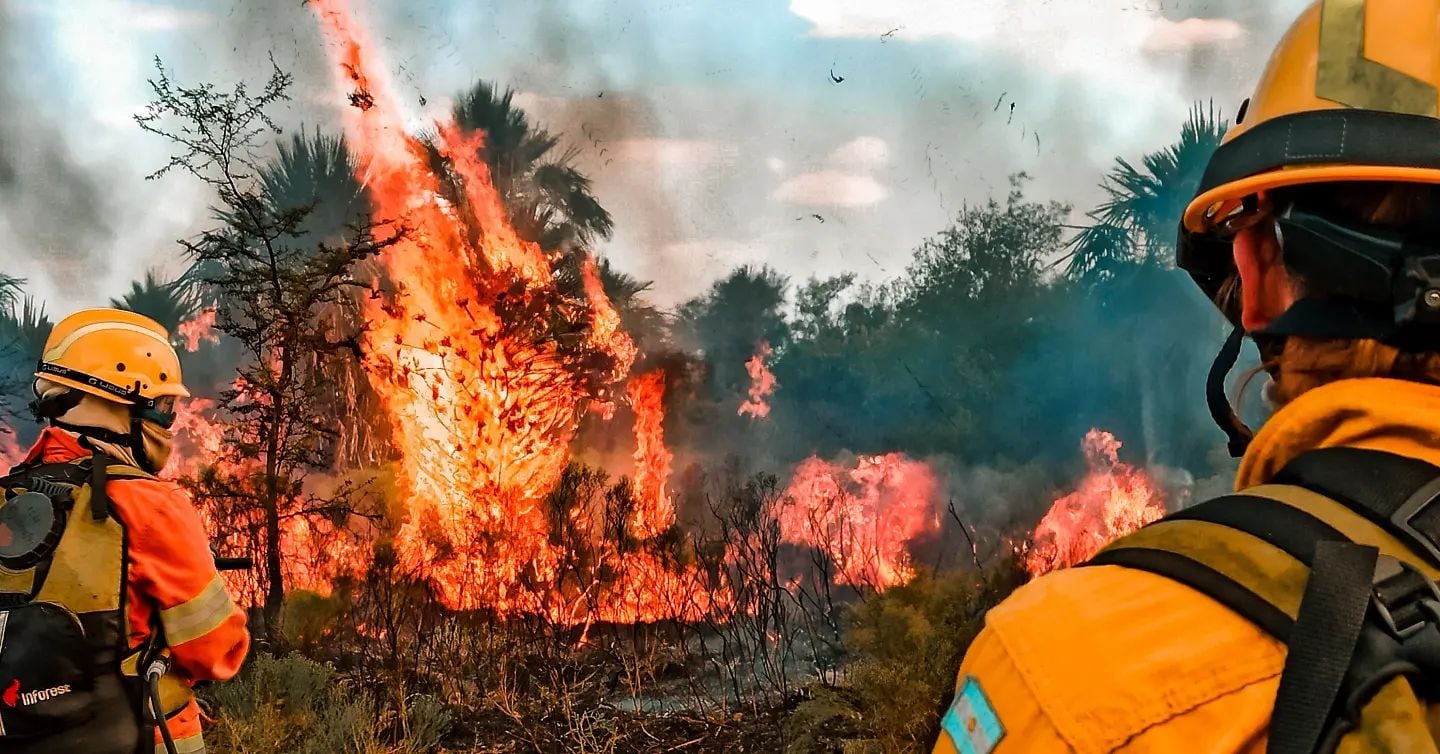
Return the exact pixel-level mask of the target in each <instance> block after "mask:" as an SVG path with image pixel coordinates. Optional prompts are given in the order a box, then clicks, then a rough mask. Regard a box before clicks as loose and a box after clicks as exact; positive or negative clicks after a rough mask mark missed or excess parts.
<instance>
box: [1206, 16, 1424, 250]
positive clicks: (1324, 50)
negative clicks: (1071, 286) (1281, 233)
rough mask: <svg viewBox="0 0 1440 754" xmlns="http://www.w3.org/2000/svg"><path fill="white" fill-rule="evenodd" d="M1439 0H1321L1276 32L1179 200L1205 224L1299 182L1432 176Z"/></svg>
mask: <svg viewBox="0 0 1440 754" xmlns="http://www.w3.org/2000/svg"><path fill="white" fill-rule="evenodd" d="M1437 115H1440V0H1319V1H1318V2H1316V3H1314V4H1313V5H1311V6H1310V8H1309V9H1307V10H1306V11H1305V12H1304V13H1303V14H1302V15H1301V16H1300V18H1299V19H1298V20H1297V21H1296V22H1295V24H1294V25H1293V26H1292V27H1291V28H1290V31H1289V32H1288V33H1287V34H1286V35H1285V37H1284V39H1282V40H1281V41H1280V44H1279V46H1278V47H1277V48H1276V49H1275V52H1274V54H1273V55H1272V56H1271V58H1270V63H1269V65H1268V66H1267V67H1266V69H1265V73H1264V74H1263V75H1262V76H1261V77H1260V82H1259V84H1258V85H1257V86H1256V88H1255V94H1254V96H1253V97H1251V98H1250V99H1249V100H1247V102H1246V105H1244V106H1242V108H1241V111H1240V113H1239V117H1238V118H1237V120H1236V123H1235V126H1234V127H1233V128H1232V129H1230V131H1229V132H1228V133H1226V135H1225V139H1224V141H1223V142H1222V145H1221V147H1220V149H1219V150H1217V151H1216V153H1215V156H1214V157H1213V158H1212V159H1211V162H1210V165H1209V167H1208V169H1207V170H1206V172H1205V177H1204V178H1203V179H1202V181H1201V185H1200V190H1199V192H1198V193H1197V195H1196V197H1195V199H1194V200H1193V201H1192V202H1191V203H1190V205H1189V206H1188V207H1187V208H1186V210H1185V216H1184V229H1185V230H1186V231H1188V232H1191V233H1204V232H1207V231H1212V230H1214V229H1216V227H1217V226H1218V225H1219V224H1220V223H1222V222H1223V221H1224V220H1225V219H1226V218H1227V217H1229V216H1230V215H1232V214H1233V213H1235V212H1236V211H1237V210H1238V209H1240V206H1241V204H1242V202H1243V201H1244V200H1245V199H1246V198H1247V197H1253V196H1255V195H1257V194H1260V193H1262V192H1265V191H1268V190H1273V189H1276V188H1282V187H1285V186H1296V185H1300V184H1305V183H1329V182H1335V181H1402V182H1419V183H1440V120H1437Z"/></svg>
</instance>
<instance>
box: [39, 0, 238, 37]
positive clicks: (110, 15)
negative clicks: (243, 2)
mask: <svg viewBox="0 0 1440 754" xmlns="http://www.w3.org/2000/svg"><path fill="white" fill-rule="evenodd" d="M11 7H13V8H14V9H15V10H16V11H17V12H20V13H24V14H31V15H37V14H51V15H56V16H61V15H67V14H69V15H75V16H79V17H83V18H87V19H89V20H90V21H91V22H92V23H95V24H97V25H103V26H105V27H107V28H110V29H115V28H123V29H131V30H135V31H180V30H183V29H197V28H200V27H204V26H209V25H210V24H212V23H214V22H215V16H214V15H213V14H211V13H206V12H203V11H196V10H186V9H184V8H177V7H175V6H172V5H163V4H159V3H147V2H141V1H140V0H105V1H104V2H103V3H99V4H97V2H95V0H91V2H88V3H85V2H80V3H73V4H69V5H61V4H60V3H56V2H53V0H14V2H13V3H12V4H11ZM97 16H98V18H97Z"/></svg>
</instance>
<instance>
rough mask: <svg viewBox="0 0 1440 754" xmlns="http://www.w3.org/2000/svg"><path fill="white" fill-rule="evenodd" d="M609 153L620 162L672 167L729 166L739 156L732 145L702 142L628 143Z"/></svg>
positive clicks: (641, 141)
mask: <svg viewBox="0 0 1440 754" xmlns="http://www.w3.org/2000/svg"><path fill="white" fill-rule="evenodd" d="M610 149H613V150H614V152H615V153H616V154H617V155H618V156H619V157H620V158H621V159H625V160H631V161H635V162H651V163H660V164H663V165H668V166H672V167H700V166H705V165H729V164H733V163H734V162H735V158H736V156H737V155H738V154H739V150H737V149H736V148H735V145H733V144H726V143H723V142H719V141H707V140H703V139H654V138H651V139H625V140H623V141H617V142H615V144H614V145H613V146H611V147H610Z"/></svg>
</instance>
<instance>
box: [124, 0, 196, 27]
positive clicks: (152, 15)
mask: <svg viewBox="0 0 1440 754" xmlns="http://www.w3.org/2000/svg"><path fill="white" fill-rule="evenodd" d="M123 6H124V11H125V12H124V13H123V14H122V16H123V17H124V21H123V23H125V24H126V25H127V26H130V27H131V28H133V29H139V30H141V31H177V30H179V29H196V28H200V27H203V26H209V25H210V24H211V23H212V22H213V21H214V20H215V18H214V16H212V15H210V14H209V13H202V12H199V11H193V10H184V9H181V8H175V7H171V6H169V5H157V4H154V3H141V2H126V3H123Z"/></svg>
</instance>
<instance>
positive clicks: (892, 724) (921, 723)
mask: <svg viewBox="0 0 1440 754" xmlns="http://www.w3.org/2000/svg"><path fill="white" fill-rule="evenodd" d="M1021 581H1022V577H1021V574H1020V571H1019V569H1018V566H1017V564H1016V562H1015V561H1014V560H1008V561H1006V562H1005V563H1003V564H1000V565H999V566H996V567H994V568H992V569H989V570H987V572H986V573H985V574H983V575H981V576H979V577H977V576H976V575H975V574H974V573H965V572H959V573H949V574H942V575H940V576H934V575H931V574H926V573H921V574H920V575H919V576H917V577H916V578H915V580H913V581H911V582H910V583H909V584H906V585H904V586H900V587H895V588H892V589H889V590H886V591H885V592H883V593H881V594H878V595H875V596H873V597H871V598H870V599H868V600H866V601H865V602H863V603H861V604H858V605H856V606H855V607H854V608H852V610H851V612H850V615H849V620H848V624H847V626H846V630H845V635H844V642H845V648H846V651H847V652H848V653H849V654H850V657H851V664H850V666H849V669H848V673H847V680H848V684H847V685H848V686H849V687H850V688H851V689H852V690H853V692H854V694H855V696H856V698H857V700H858V706H859V709H860V711H861V719H862V720H863V722H864V724H865V726H866V727H867V728H868V729H869V730H870V732H871V734H872V735H873V737H874V739H875V740H876V742H878V745H879V747H880V749H879V750H881V751H884V752H886V754H898V753H899V752H923V751H929V750H930V748H931V746H933V744H934V742H935V737H936V736H937V735H938V734H939V718H940V715H939V712H940V709H941V707H942V705H943V704H944V702H945V700H947V699H949V697H950V696H951V695H952V694H953V692H954V688H955V673H956V670H957V669H958V668H959V666H960V660H961V658H962V657H963V656H964V654H965V649H966V648H967V647H968V646H969V645H970V642H971V641H972V640H973V639H974V638H975V635H976V634H977V633H979V631H980V627H981V625H982V623H983V617H984V613H985V611H986V610H987V609H989V608H990V607H991V606H993V605H995V604H996V603H998V602H999V601H1000V600H1001V599H1003V598H1004V596H1005V595H1007V594H1009V593H1010V592H1011V591H1012V590H1014V588H1015V587H1016V586H1018V585H1019V584H1020V583H1021ZM857 743H859V742H857Z"/></svg>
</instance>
